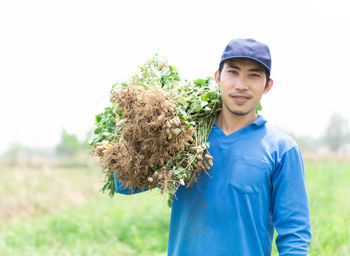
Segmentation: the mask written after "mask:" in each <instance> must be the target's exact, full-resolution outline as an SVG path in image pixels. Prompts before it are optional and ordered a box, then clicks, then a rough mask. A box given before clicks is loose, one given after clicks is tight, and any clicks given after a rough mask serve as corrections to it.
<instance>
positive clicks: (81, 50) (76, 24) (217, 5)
mask: <svg viewBox="0 0 350 256" xmlns="http://www.w3.org/2000/svg"><path fill="white" fill-rule="evenodd" d="M348 10H349V7H348V5H347V4H346V0H344V1H339V0H334V1H324V0H322V1H320V0H318V1H316V0H311V1H301V0H298V1H288V2H287V1H281V0H280V1H278V0H275V1H261V0H250V1H233V0H230V1H220V0H216V1H203V0H202V1H190V0H187V1H166V0H162V1H152V0H147V1H132V0H129V1H117V0H114V1H103V0H102V1H90V0H88V1H87V0H84V1H76V0H69V1H68V0H61V1H49V0H45V1H44V0H43V1H38V0H33V1H23V0H22V1H16V0H12V1H1V2H0V111H1V112H0V118H1V125H0V152H1V151H3V150H5V149H6V147H8V146H9V145H10V144H11V143H16V142H18V143H21V144H24V145H28V146H31V147H44V146H54V145H55V144H57V143H58V142H59V140H60V135H61V132H62V129H66V130H67V131H68V132H70V133H74V134H76V135H78V136H79V138H84V137H85V136H86V133H87V131H89V130H90V129H92V128H93V122H94V116H95V115H96V114H97V113H99V112H101V111H102V110H103V107H104V106H105V105H106V102H107V100H108V94H109V90H110V89H111V85H112V84H113V83H114V82H115V81H117V80H119V81H120V80H125V79H127V78H129V77H130V76H131V75H132V74H133V73H134V72H135V71H136V68H137V66H138V65H140V64H142V63H143V62H144V61H145V60H146V59H147V58H150V57H152V55H153V54H154V53H156V52H157V50H159V52H160V53H161V54H162V55H164V56H165V57H167V58H168V59H169V63H170V64H173V65H174V66H176V67H177V68H178V69H179V72H180V76H181V77H182V78H187V79H195V78H198V77H202V78H204V77H206V76H213V74H214V72H215V70H216V69H217V67H218V62H219V59H220V56H221V53H222V51H223V50H224V48H225V46H226V44H227V43H228V42H229V41H230V40H231V39H233V38H237V37H243V38H244V37H252V38H255V39H257V40H260V41H262V42H264V43H267V44H268V45H269V46H270V51H271V54H272V75H271V77H272V78H273V79H274V88H272V90H271V91H270V92H269V94H267V95H265V96H264V98H263V101H262V103H263V107H264V111H263V115H264V116H265V117H266V118H267V119H268V121H269V122H270V123H272V124H274V125H276V126H278V127H281V128H283V129H285V130H289V131H292V132H294V133H296V134H298V135H311V136H313V137H318V136H320V135H322V134H323V132H324V130H325V128H326V126H327V123H328V119H329V117H330V115H331V114H332V113H333V112H339V113H340V114H341V115H342V116H343V117H344V118H346V119H347V120H350V111H349V110H348V109H349V106H350V104H349V92H350V90H349V88H350V82H349V77H348V75H349V74H350V72H349V62H348V60H349V59H350V36H349V27H350V15H349V14H348Z"/></svg>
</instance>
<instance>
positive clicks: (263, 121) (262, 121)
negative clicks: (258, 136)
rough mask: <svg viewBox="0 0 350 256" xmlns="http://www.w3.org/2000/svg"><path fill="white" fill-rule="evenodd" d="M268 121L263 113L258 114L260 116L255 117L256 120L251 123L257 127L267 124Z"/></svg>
mask: <svg viewBox="0 0 350 256" xmlns="http://www.w3.org/2000/svg"><path fill="white" fill-rule="evenodd" d="M266 122H267V121H266V119H265V118H264V117H263V116H262V115H258V118H257V119H255V121H254V122H253V123H251V125H254V126H256V127H262V126H264V125H265V124H266Z"/></svg>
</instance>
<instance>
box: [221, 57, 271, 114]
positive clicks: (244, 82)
mask: <svg viewBox="0 0 350 256" xmlns="http://www.w3.org/2000/svg"><path fill="white" fill-rule="evenodd" d="M215 81H216V83H217V84H218V86H219V87H220V89H221V98H222V103H223V111H229V112H230V113H231V114H233V115H239V116H243V115H252V116H255V110H256V107H257V105H258V103H259V102H260V99H261V97H262V94H263V93H266V92H268V91H269V90H270V89H271V87H272V84H273V82H272V80H271V79H270V80H269V81H268V83H267V84H266V74H265V70H264V68H263V67H262V66H261V65H259V64H257V63H256V62H254V61H251V60H248V59H234V60H228V61H226V62H225V63H224V66H223V69H222V71H221V74H219V72H218V71H216V73H215ZM265 85H266V87H265Z"/></svg>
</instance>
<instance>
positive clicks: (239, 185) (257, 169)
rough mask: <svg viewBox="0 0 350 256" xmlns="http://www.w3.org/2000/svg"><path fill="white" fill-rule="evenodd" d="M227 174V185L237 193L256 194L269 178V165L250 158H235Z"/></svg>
mask: <svg viewBox="0 0 350 256" xmlns="http://www.w3.org/2000/svg"><path fill="white" fill-rule="evenodd" d="M232 165H233V166H232V169H231V171H230V174H229V176H230V177H229V179H228V180H229V185H230V186H231V187H233V188H234V189H235V190H236V191H238V192H239V193H244V194H258V193H259V192H260V191H261V189H262V188H263V186H264V185H265V184H266V182H268V180H269V165H268V164H267V163H265V162H260V161H257V160H252V159H239V160H238V159H236V160H235V161H234V163H233V164H232Z"/></svg>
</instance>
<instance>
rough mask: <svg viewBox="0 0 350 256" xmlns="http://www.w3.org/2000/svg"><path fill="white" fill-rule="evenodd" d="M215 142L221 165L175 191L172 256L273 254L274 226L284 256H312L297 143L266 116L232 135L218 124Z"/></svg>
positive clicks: (216, 157)
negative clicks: (267, 120)
mask: <svg viewBox="0 0 350 256" xmlns="http://www.w3.org/2000/svg"><path fill="white" fill-rule="evenodd" d="M208 141H209V143H210V148H209V151H210V154H211V155H212V156H213V163H214V165H213V167H212V168H211V169H210V171H209V175H207V174H205V173H202V174H201V175H200V177H199V180H198V182H197V183H196V184H194V185H193V186H192V187H190V188H185V187H183V186H181V187H179V189H178V191H177V192H176V199H175V200H174V202H173V205H172V213H171V220H170V230H169V241H168V255H169V256H185V255H191V256H196V255H198V256H199V255H201V256H202V255H208V256H211V255H224V256H225V255H237V256H238V255H239V256H258V255H271V247H272V240H273V233H274V228H275V229H276V231H277V233H278V236H277V238H276V245H277V248H278V251H279V255H281V256H286V255H307V252H308V248H309V244H310V241H311V230H310V216H309V206H308V199H307V194H306V189H305V184H304V166H303V161H302V156H301V153H300V150H299V147H298V146H297V144H296V143H295V141H294V140H293V139H292V138H290V137H289V136H287V135H285V134H284V133H282V132H280V131H279V130H277V129H275V128H273V127H271V126H269V125H267V124H266V120H265V119H264V118H263V117H262V116H258V118H257V119H256V120H255V121H254V122H253V123H251V124H250V125H249V126H247V127H245V128H242V129H240V130H238V131H236V132H234V133H232V134H230V135H225V134H224V132H223V131H222V130H221V129H220V128H219V127H218V126H217V125H216V123H215V124H214V127H213V129H212V131H211V133H210V136H209V139H208ZM116 184H117V188H118V186H119V183H118V180H117V177H116ZM119 192H122V193H129V192H130V191H121V190H120V187H119Z"/></svg>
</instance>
